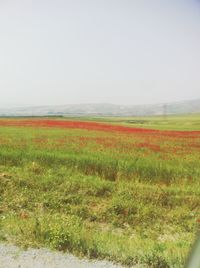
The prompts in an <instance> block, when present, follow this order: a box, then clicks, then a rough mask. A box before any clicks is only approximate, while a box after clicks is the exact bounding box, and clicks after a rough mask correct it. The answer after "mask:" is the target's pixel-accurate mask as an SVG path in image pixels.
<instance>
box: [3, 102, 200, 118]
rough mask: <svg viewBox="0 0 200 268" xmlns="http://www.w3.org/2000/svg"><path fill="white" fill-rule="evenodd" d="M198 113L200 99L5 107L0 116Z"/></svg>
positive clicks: (199, 111) (199, 110)
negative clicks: (149, 102)
mask: <svg viewBox="0 0 200 268" xmlns="http://www.w3.org/2000/svg"><path fill="white" fill-rule="evenodd" d="M188 113H200V99H196V100H189V101H181V102H171V103H160V104H145V105H117V104H108V103H99V104H94V103H91V104H68V105H55V106H45V105H44V106H33V107H27V106H23V107H10V106H9V107H5V105H4V106H3V105H0V116H53V115H55V116H56V115H63V116H65V115H66V116H148V115H164V114H166V115H170V114H171V115H172V114H188Z"/></svg>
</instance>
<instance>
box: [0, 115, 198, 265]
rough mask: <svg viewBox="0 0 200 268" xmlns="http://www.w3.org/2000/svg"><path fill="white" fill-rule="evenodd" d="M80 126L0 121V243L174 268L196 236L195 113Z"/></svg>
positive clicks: (54, 121) (77, 122)
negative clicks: (4, 242) (193, 114)
mask: <svg viewBox="0 0 200 268" xmlns="http://www.w3.org/2000/svg"><path fill="white" fill-rule="evenodd" d="M84 120H85V121H84ZM84 120H83V119H82V120H80V119H79V120H78V119H74V120H73V119H64V118H62V119H61V118H60V119H47V118H43V119H42V118H40V119H36V118H28V119H20V118H18V119H17V118H16V119H14V118H9V119H5V118H2V119H0V239H1V241H6V242H10V243H13V244H17V245H21V246H23V247H29V246H33V247H50V248H53V249H57V250H64V251H69V252H72V253H73V254H75V255H79V256H87V257H90V258H99V259H101V258H106V259H109V260H112V261H116V262H119V263H122V264H124V265H127V266H131V265H134V264H135V263H142V264H144V265H146V266H147V267H155V268H159V267H160V268H167V267H173V268H179V267H183V264H184V262H185V259H186V257H187V255H188V252H189V250H190V247H191V244H192V243H193V241H194V238H195V235H196V233H197V231H198V230H199V229H200V164H199V163H200V116H199V115H196V116H185V117H170V118H167V119H166V118H161V117H155V118H140V119H137V118H98V119H94V118H93V119H92V118H90V119H89V118H87V119H84ZM95 120H96V122H94V121H95ZM97 121H98V122H97ZM141 126H143V127H144V128H141Z"/></svg>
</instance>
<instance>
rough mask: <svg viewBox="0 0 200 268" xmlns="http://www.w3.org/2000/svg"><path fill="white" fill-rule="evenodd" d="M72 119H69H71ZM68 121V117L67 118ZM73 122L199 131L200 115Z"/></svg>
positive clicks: (98, 119)
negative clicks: (95, 122)
mask: <svg viewBox="0 0 200 268" xmlns="http://www.w3.org/2000/svg"><path fill="white" fill-rule="evenodd" d="M72 118H73V117H71V119H72ZM68 119H70V117H68ZM73 119H75V120H77V119H78V120H89V121H91V120H92V121H100V122H108V123H112V124H121V125H125V126H132V127H142V128H151V129H163V130H199V129H200V114H188V115H187V114H186V115H170V116H169V115H166V116H161V115H159V116H138V117H132V116H129V117H121V116H115V117H110V116H107V117H98V116H97V117H76V118H73Z"/></svg>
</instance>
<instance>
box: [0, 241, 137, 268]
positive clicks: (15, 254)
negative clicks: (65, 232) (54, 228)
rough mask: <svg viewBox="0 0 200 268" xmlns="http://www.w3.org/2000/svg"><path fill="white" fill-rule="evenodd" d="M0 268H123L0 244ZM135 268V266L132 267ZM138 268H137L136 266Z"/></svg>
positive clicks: (70, 256) (39, 250) (43, 250)
mask: <svg viewBox="0 0 200 268" xmlns="http://www.w3.org/2000/svg"><path fill="white" fill-rule="evenodd" d="M0 268H124V267H123V266H120V265H116V264H113V263H111V262H107V261H90V260H87V259H78V258H77V257H74V256H73V255H70V254H64V253H60V252H53V251H50V250H47V249H28V250H25V251H23V250H22V249H19V248H17V247H15V246H10V245H4V244H0ZM134 268H136V266H135V267H134ZM137 268H139V266H137Z"/></svg>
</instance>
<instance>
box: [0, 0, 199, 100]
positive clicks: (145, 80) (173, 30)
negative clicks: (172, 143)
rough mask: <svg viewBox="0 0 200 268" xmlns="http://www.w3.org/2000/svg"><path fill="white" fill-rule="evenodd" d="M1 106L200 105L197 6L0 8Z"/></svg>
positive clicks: (11, 4) (79, 1)
mask: <svg viewBox="0 0 200 268" xmlns="http://www.w3.org/2000/svg"><path fill="white" fill-rule="evenodd" d="M0 34H1V37H0V93H1V94H0V103H20V104H31V105H41V104H68V103H91V102H96V103H97V102H109V103H121V104H139V103H156V102H168V101H177V100H185V99H193V98H200V1H198V0H32V1H29V0H0Z"/></svg>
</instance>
